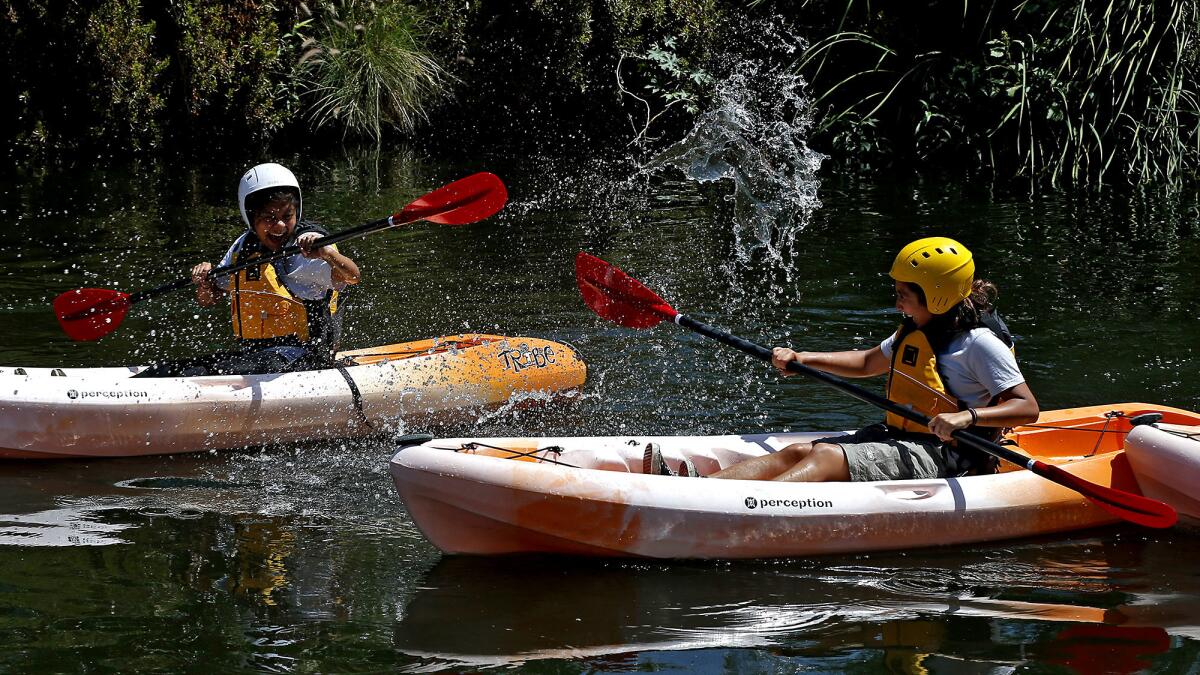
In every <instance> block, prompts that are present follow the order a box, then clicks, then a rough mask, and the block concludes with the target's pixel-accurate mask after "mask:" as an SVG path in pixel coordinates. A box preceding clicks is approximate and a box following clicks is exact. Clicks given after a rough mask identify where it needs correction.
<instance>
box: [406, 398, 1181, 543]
mask: <svg viewBox="0 0 1200 675" xmlns="http://www.w3.org/2000/svg"><path fill="white" fill-rule="evenodd" d="M1101 408H1102V409H1101ZM1122 408H1123V406H1103V407H1100V406H1097V407H1096V408H1080V409H1074V410H1070V411H1057V413H1052V414H1049V415H1048V416H1043V421H1045V420H1046V419H1048V418H1049V419H1055V420H1056V422H1057V424H1059V425H1066V426H1070V427H1072V428H1071V430H1070V431H1064V430H1045V429H1034V428H1030V429H1023V430H1017V432H1016V433H1015V434H1014V437H1015V438H1016V439H1017V440H1018V442H1020V441H1021V440H1022V439H1023V440H1027V441H1029V445H1031V446H1034V447H1046V448H1053V447H1057V448H1058V450H1057V451H1056V452H1046V453H1045V454H1042V455H1039V458H1040V459H1042V461H1045V462H1052V463H1054V464H1057V465H1058V466H1060V467H1061V468H1063V469H1064V470H1066V471H1069V472H1070V473H1072V474H1075V475H1077V476H1079V477H1081V478H1083V479H1085V480H1087V481H1090V482H1093V483H1096V484H1099V485H1104V486H1109V487H1114V488H1117V489H1121V490H1128V491H1132V492H1136V491H1137V489H1138V487H1137V482H1136V480H1135V479H1134V476H1133V472H1132V470H1131V469H1130V466H1129V463H1128V461H1127V460H1126V458H1125V455H1124V453H1123V451H1121V450H1120V448H1119V447H1109V446H1112V445H1113V444H1114V443H1115V444H1117V445H1119V441H1111V440H1106V441H1105V442H1104V443H1101V444H1099V445H1100V446H1101V447H1100V448H1099V450H1098V451H1097V452H1095V453H1094V454H1089V453H1088V451H1089V450H1091V448H1092V442H1093V441H1094V438H1096V437H1099V438H1104V439H1110V438H1118V434H1117V433H1116V431H1117V428H1118V427H1119V425H1120V424H1124V422H1123V421H1121V422H1119V423H1117V424H1113V425H1111V426H1112V431H1113V432H1114V433H1111V434H1110V433H1105V434H1095V433H1090V434H1085V435H1086V436H1087V437H1088V439H1089V441H1088V442H1087V443H1084V444H1082V445H1084V446H1086V447H1084V448H1083V452H1079V450H1080V447H1079V446H1080V445H1081V444H1072V443H1066V442H1064V441H1063V440H1062V439H1059V440H1054V439H1052V438H1050V436H1051V435H1053V434H1058V435H1062V434H1068V433H1071V432H1079V431H1081V430H1084V431H1086V430H1092V431H1095V430H1098V429H1099V428H1100V426H1101V425H1103V424H1106V423H1107V422H1106V419H1105V418H1104V417H1103V412H1106V411H1109V410H1114V409H1122ZM1124 408H1126V409H1128V410H1135V409H1136V410H1137V411H1139V412H1140V411H1142V410H1145V409H1151V408H1152V407H1151V406H1144V405H1141V404H1128V405H1127V406H1124ZM1180 412H1181V413H1183V412H1184V411H1180ZM1185 414H1190V413H1185ZM1197 419H1200V418H1197ZM1127 429H1128V426H1126V430H1127ZM829 435H830V434H829V432H813V433H807V434H749V435H731V436H707V437H668V436H660V437H648V436H647V437H584V438H536V439H535V438H502V439H438V440H434V441H430V442H428V443H424V444H422V445H419V446H410V447H406V448H402V449H400V450H399V451H398V452H397V453H396V454H395V456H394V457H393V458H392V460H391V463H390V471H391V475H392V478H393V481H394V483H395V485H396V489H397V491H398V493H399V495H400V498H401V500H402V501H403V503H404V505H405V508H406V509H407V510H408V512H409V514H410V515H411V517H412V519H413V521H414V522H415V523H416V525H417V527H418V528H419V529H420V530H421V531H422V532H423V533H424V534H425V536H426V537H427V538H428V539H429V540H430V541H431V542H432V543H433V544H434V545H435V546H437V547H438V548H440V549H441V550H442V551H444V552H446V553H452V554H477V555H491V554H513V553H556V554H566V555H583V556H622V557H626V556H628V557H651V558H724V559H731V558H773V557H802V556H809V555H819V554H831V553H847V552H861V551H880V550H896V549H908V548H917V547H925V546H937V545H948V544H966V543H975V542H985V541H994V540H1001V539H1010V538H1017V537H1028V536H1036V535H1043V534H1051V533H1056V532H1066V531H1072V530H1079V529H1084V528H1090V527H1096V526H1101V525H1108V524H1111V523H1114V522H1116V520H1117V519H1116V518H1115V517H1114V516H1112V515H1110V514H1109V513H1108V512H1106V511H1104V510H1103V509H1101V508H1099V507H1097V506H1095V505H1093V504H1091V503H1090V502H1089V501H1088V500H1087V499H1086V498H1084V497H1083V496H1081V495H1080V494H1079V493H1077V492H1074V491H1073V490H1070V489H1068V488H1065V487H1062V486H1060V485H1058V484H1056V483H1053V482H1051V481H1048V480H1046V479H1044V478H1041V477H1039V476H1037V475H1035V474H1033V473H1031V472H1029V471H1025V470H1013V471H1005V472H1002V473H998V474H993V475H987V476H971V477H962V478H951V479H939V480H907V481H884V482H864V483H780V482H773V481H734V480H710V479H700V478H679V477H670V476H652V475H643V474H642V473H641V462H642V448H643V447H644V445H645V443H647V442H650V441H654V442H657V443H659V445H660V446H661V447H662V449H663V454H664V457H665V458H666V459H667V461H668V463H669V464H674V463H675V462H678V461H679V460H682V459H683V458H684V457H687V458H689V459H691V460H692V461H693V463H694V464H695V465H696V467H697V469H698V470H699V471H700V473H701V475H707V474H709V473H712V472H714V471H716V470H718V469H720V468H725V467H727V466H729V465H731V464H734V463H736V462H738V461H742V460H744V459H747V458H750V457H755V456H760V455H762V454H764V453H767V452H773V451H776V450H779V449H781V448H783V447H785V446H787V445H789V444H791V443H795V442H801V441H811V440H814V439H817V438H821V437H826V436H829ZM1079 437H1080V434H1078V433H1076V434H1075V438H1077V439H1078V438H1079ZM500 448H503V449H504V450H500ZM1072 448H1074V452H1076V453H1077V454H1076V455H1070V454H1067V453H1068V452H1070V451H1071V449H1072ZM456 450H457V451H456Z"/></svg>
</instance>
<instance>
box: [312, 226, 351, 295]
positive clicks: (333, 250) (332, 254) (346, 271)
mask: <svg viewBox="0 0 1200 675" xmlns="http://www.w3.org/2000/svg"><path fill="white" fill-rule="evenodd" d="M320 238H321V235H320V234H318V233H316V232H305V233H304V234H302V235H300V237H299V238H298V239H296V244H297V245H298V246H300V252H301V253H302V254H303V255H304V257H305V258H310V259H311V258H319V259H321V260H324V261H325V262H326V263H328V264H329V269H330V277H331V278H332V280H333V283H334V284H338V285H343V284H344V285H350V286H353V285H354V284H357V283H358V282H359V281H360V280H361V279H362V274H361V273H360V272H359V270H358V265H357V264H355V262H354V261H353V260H351V259H350V258H349V257H347V256H344V255H342V254H341V252H339V251H338V250H337V246H322V247H321V248H319V249H316V250H314V249H313V248H312V244H313V242H315V241H316V240H317V239H320Z"/></svg>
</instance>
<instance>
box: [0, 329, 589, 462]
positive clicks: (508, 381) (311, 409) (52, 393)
mask: <svg viewBox="0 0 1200 675" xmlns="http://www.w3.org/2000/svg"><path fill="white" fill-rule="evenodd" d="M338 358H339V359H340V360H342V361H343V362H344V366H343V367H340V368H329V369H325V370H310V371H300V372H289V373H276V374H267V375H220V376H204V377H147V378H135V377H133V376H134V375H135V374H137V373H138V372H141V371H142V370H144V368H143V367H127V368H21V367H15V368H14V367H0V458H8V459H44V458H63V457H128V456H135V455H158V454H168V453H177V452H194V451H201V450H215V449H223V448H236V447H246V446H252V445H262V444H268V443H275V442H286V441H296V440H304V439H318V438H336V437H347V436H362V435H367V434H371V433H376V432H380V431H387V430H389V429H391V428H393V427H394V426H395V425H396V423H397V422H398V421H400V420H402V419H403V420H405V421H411V420H420V421H427V420H437V419H444V418H446V417H447V416H450V415H453V414H454V413H463V412H471V411H477V410H478V409H479V408H481V407H486V406H498V405H503V404H506V403H510V402H519V401H521V400H529V401H531V402H532V401H537V400H539V399H541V400H544V399H546V398H548V397H549V395H552V394H557V393H562V392H568V391H573V390H576V389H578V388H579V387H581V386H582V385H583V382H584V379H585V377H586V367H585V366H584V363H583V361H582V360H581V359H580V358H579V355H578V354H577V353H576V352H575V350H574V348H572V347H571V346H570V345H566V344H563V343H557V342H551V341H548V340H542V339H538V338H529V337H504V336H499V335H475V334H472V335H452V336H446V337H440V338H435V339H431V340H420V341H415V342H405V343H400V344H394V345H386V346H382V347H375V348H371V349H360V350H354V351H347V352H342V353H340V354H338Z"/></svg>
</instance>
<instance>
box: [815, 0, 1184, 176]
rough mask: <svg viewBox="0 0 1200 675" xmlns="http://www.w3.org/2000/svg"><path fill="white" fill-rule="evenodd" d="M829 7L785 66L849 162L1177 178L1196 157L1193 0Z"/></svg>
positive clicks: (821, 126)
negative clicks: (892, 160) (884, 160)
mask: <svg viewBox="0 0 1200 675" xmlns="http://www.w3.org/2000/svg"><path fill="white" fill-rule="evenodd" d="M814 4H816V3H814V2H812V1H811V0H810V1H809V2H805V3H802V5H803V6H805V7H809V6H811V5H814ZM820 10H821V11H822V12H824V13H828V12H829V11H830V8H829V7H821V8H820ZM839 17H840V18H839V19H838V20H837V22H836V23H833V24H827V27H828V32H827V33H826V34H825V35H824V36H820V35H817V36H810V37H812V39H813V43H812V46H811V47H810V48H809V49H808V50H807V51H806V52H805V53H804V54H802V55H801V57H800V58H799V59H798V61H797V63H796V68H797V69H798V71H799V72H800V73H802V74H803V75H804V76H805V77H807V78H808V79H809V80H810V82H812V84H813V87H814V94H815V96H816V99H817V102H818V106H819V108H821V109H822V111H823V115H822V117H821V119H820V121H819V124H818V127H817V132H818V133H823V134H824V135H825V136H826V138H827V139H828V140H829V142H830V143H831V144H832V145H833V146H834V148H835V151H840V152H842V153H843V154H845V155H847V156H849V157H854V156H861V157H872V156H875V157H879V156H883V155H889V154H891V155H893V156H894V155H896V154H899V155H906V154H910V153H911V155H912V156H913V157H914V158H915V159H917V160H926V161H937V162H941V161H944V160H947V159H954V160H959V161H961V160H963V159H964V158H966V159H969V160H970V161H972V162H973V163H974V164H976V165H978V166H981V167H984V168H987V169H990V170H991V171H993V172H995V173H996V174H998V175H1016V176H1023V177H1026V178H1028V179H1029V180H1030V181H1031V182H1033V183H1035V184H1050V185H1058V184H1064V183H1069V184H1074V185H1080V184H1105V183H1112V182H1121V181H1128V182H1133V183H1146V182H1160V183H1166V184H1169V185H1179V184H1181V183H1182V182H1183V181H1185V180H1187V179H1189V178H1194V177H1195V174H1196V172H1197V169H1198V167H1200V90H1198V88H1197V85H1196V75H1195V73H1196V71H1197V67H1198V66H1200V46H1198V45H1197V39H1198V38H1200V2H1198V1H1197V0H1178V1H1174V2H1172V1H1170V0H1111V1H1110V2H1103V3H1098V2H1089V1H1088V0H1074V1H1073V2H1069V3H1033V2H1030V1H1028V0H1025V1H1020V2H1015V3H1010V4H1007V5H1006V4H1004V3H976V4H973V3H970V2H969V1H968V2H966V3H936V2H935V3H931V4H930V5H928V6H925V7H923V8H922V9H921V10H913V9H912V8H909V7H907V6H903V7H902V6H888V5H885V6H882V7H880V6H878V5H877V6H875V7H871V6H868V5H864V4H862V3H861V2H860V3H856V2H855V1H854V0H846V2H845V3H844V5H843V11H842V12H840V14H839Z"/></svg>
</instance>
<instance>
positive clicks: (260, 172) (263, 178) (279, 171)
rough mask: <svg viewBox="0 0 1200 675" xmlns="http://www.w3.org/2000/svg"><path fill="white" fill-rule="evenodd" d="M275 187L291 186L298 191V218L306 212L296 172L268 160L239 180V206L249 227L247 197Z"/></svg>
mask: <svg viewBox="0 0 1200 675" xmlns="http://www.w3.org/2000/svg"><path fill="white" fill-rule="evenodd" d="M273 187H290V188H292V189H294V190H295V191H296V199H297V200H299V201H300V205H299V206H298V207H297V208H296V220H300V215H301V213H303V212H304V198H303V197H302V196H301V194H300V182H299V181H297V180H296V176H295V174H293V173H292V172H291V171H288V170H287V168H286V167H284V166H282V165H280V164H276V163H274V162H267V163H266V164H259V165H258V166H256V167H254V168H253V169H250V170H249V171H247V172H246V174H245V175H244V176H242V179H241V180H240V181H238V207H240V208H241V210H242V220H244V221H246V226H247V227H249V225H250V214H248V213H246V197H249V196H250V195H252V194H254V193H255V192H258V191H260V190H268V189H270V188H273Z"/></svg>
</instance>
